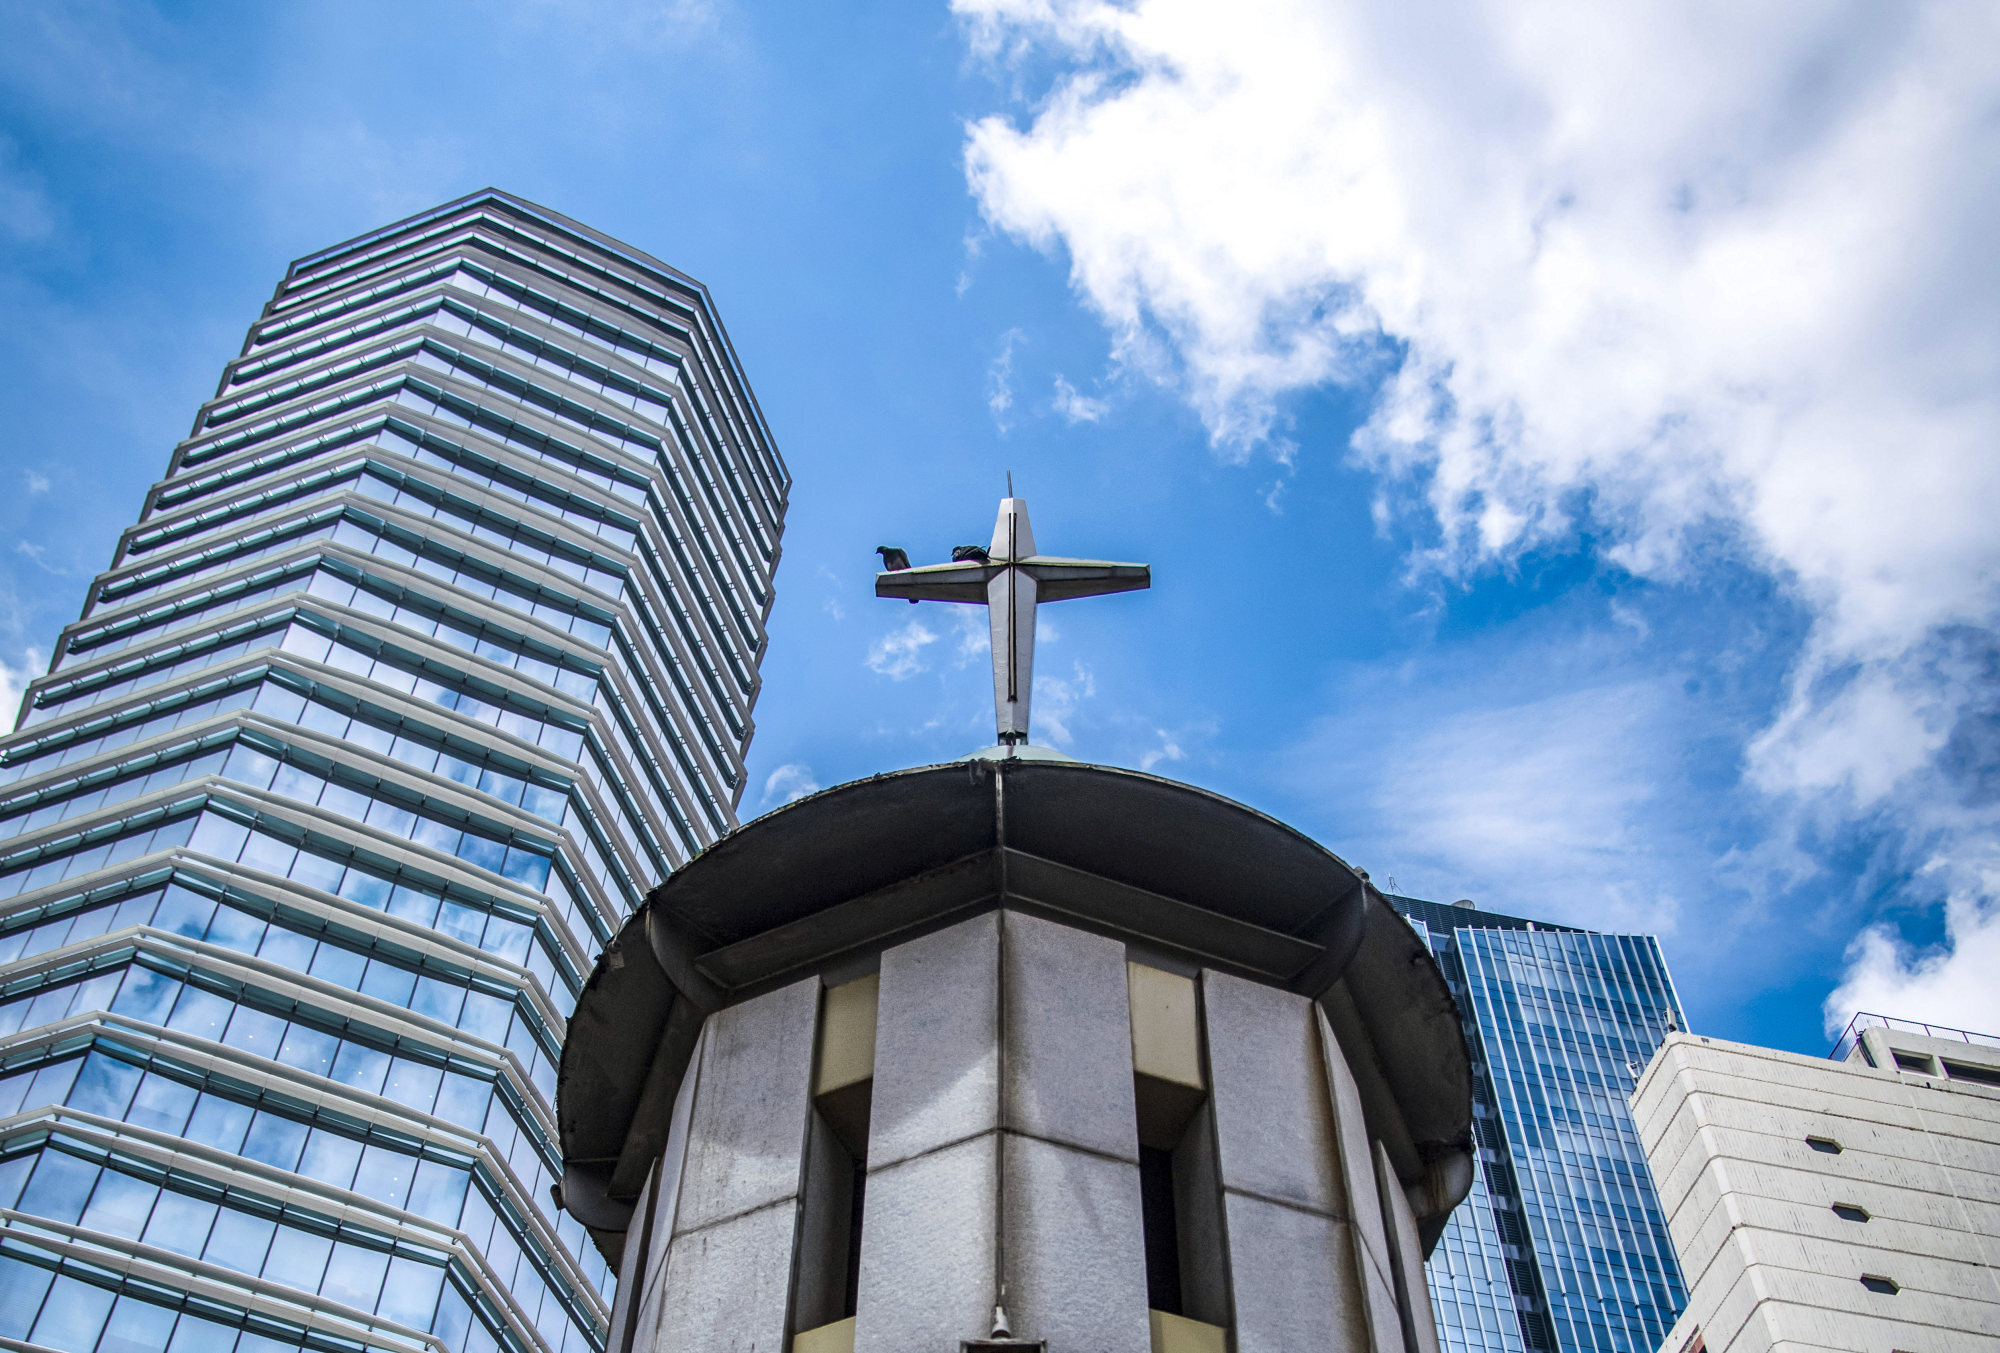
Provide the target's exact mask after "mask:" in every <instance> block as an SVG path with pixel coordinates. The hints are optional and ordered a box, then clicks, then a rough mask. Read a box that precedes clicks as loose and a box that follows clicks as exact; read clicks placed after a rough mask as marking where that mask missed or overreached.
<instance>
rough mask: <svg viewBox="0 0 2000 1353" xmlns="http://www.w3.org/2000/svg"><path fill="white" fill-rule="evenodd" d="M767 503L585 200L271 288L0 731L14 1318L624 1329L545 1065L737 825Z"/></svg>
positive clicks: (360, 1333) (735, 401)
mask: <svg viewBox="0 0 2000 1353" xmlns="http://www.w3.org/2000/svg"><path fill="white" fill-rule="evenodd" d="M788 487H789V477H788V475H787V472H786V470H785V467H784V464H783V462H782V461H781V459H780V458H779V456H778V453H777V450H776V448H775V446H774V445H773V443H772V439H771V436H770V433H769V430H768V428H767V427H766V426H765V423H764V420H763V416H762V414H761V413H760V412H759V410H758V407H757V404H756V400H755V398H754V396H753V395H752V394H751V391H750V388H749V386H748V384H747V382H746V381H745V379H744V376H743V372H742V370H741V367H740V366H739V364H738V362H737V359H736V356H735V353H734V351H733V350H732V348H731V346H730V344H729V340H728V338H727V336H726V335H725V333H724V332H723V329H722V326H721V323H720V321H719V320H718V318H717V316H716V313H715V310H714V307H713V305H712V303H711V302H710V299H709V296H708V293H707V291H706V289H704V288H703V287H702V286H701V285H700V284H699V283H697V282H694V281H693V280H692V279H690V278H688V277H686V276H684V275H682V274H680V273H678V272H676V271H674V270H673V269H671V268H668V267H666V266H665V265H663V264H661V263H659V262H658V261H657V260H654V259H652V258H650V257H648V256H647V255H645V254H642V253H640V252H638V251H637V250H634V249H632V248H629V247H627V246H625V245H623V244H620V243H618V242H616V241H614V240H611V239H608V238H606V237H605V236H603V235H600V234H598V233H597V232H595V231H592V230H590V229H588V228H586V227H584V226H581V225H579V224H577V223H576V222H573V221H570V220H568V219H566V218H564V217H561V216H559V215H556V214H554V213H551V212H548V211H546V210H544V209H542V208H539V207H536V206H534V205H533V204H531V203H527V202H524V201H521V200H520V199H517V198H513V197H510V196H507V195H505V194H501V193H497V192H490V191H489V192H485V193H481V194H478V195H475V196H473V197H470V198H466V199H463V200H461V201H458V202H454V203H451V204H448V205H447V206H444V207H441V208H438V209H437V210H435V211H432V212H429V213H426V214H424V215H422V216H419V217H415V218H412V219H411V220H408V221H404V222H401V223H399V224H397V225H394V226H391V227H388V228H386V229H384V230H381V231H378V232H376V233H374V234H371V235H368V236H365V237H363V238H361V239H358V240H354V241H351V242H349V243H346V244H343V245H339V246H337V247H335V248H332V249H329V250H327V251H325V252H323V253H319V254H314V255H312V256H310V257H307V258H304V259H301V260H299V261H298V262H297V263H295V264H294V265H293V266H292V268H291V269H290V271H289V272H288V273H287V274H286V276H285V279H284V281H283V282H282V283H281V284H280V286H279V287H278V289H277V292H276V294H275V295H274V296H273V298H272V300H271V302H270V304H269V305H268V306H267V307H266V308H265V311H264V313H263V315H262V316H261V317H260V318H259V319H258V321H257V323H256V324H255V325H254V326H253V327H252V328H251V330H250V334H249V337H248V339H247V341H246V342H245V344H244V348H243V352H242V355H241V356H239V357H238V358H237V359H236V360H235V361H233V362H231V363H230V365H229V367H228V368H227V370H226V371H225V372H224V374H223V378H222V381H221V385H220V387H219V388H218V390H217V393H216V395H215V398H214V399H212V400H210V401H209V402H208V403H207V404H206V405H204V406H203V408H202V410H201V413H200V416H199V417H198V418H197V419H196V422H195V426H194V430H193V433H192V435H191V436H190V437H189V438H188V439H187V440H186V441H184V442H183V443H182V444H181V445H180V446H179V447H178V448H176V450H175V452H174V455H173V459H172V462H171V465H170V466H169V469H168V472H167V475H166V477H165V478H164V479H162V480H161V481H160V482H159V483H158V484H156V485H155V486H154V487H153V489H152V490H151V492H150V493H149V494H148V496H147V499H146V505H145V510H144V512H143V514H142V515H141V518H140V520H139V522H138V524H137V525H135V526H134V527H133V528H131V530H129V531H127V532H126V533H125V535H124V536H123V537H122V538H121V540H120V542H119V545H118V550H117V554H116V557H115V559H114V561H113V563H112V566H111V568H110V569H109V570H108V571H106V572H105V573H104V574H102V575H100V576H99V577H98V578H97V580H96V581H95V582H94V583H93V585H92V587H91V589H90V593H89V597H88V600H87V602H86V604H85V607H84V612H83V616H82V618H81V619H80V620H79V621H78V622H77V623H76V624H74V625H72V626H70V627H69V628H68V629H66V630H65V631H64V633H63V635H62V639H61V642H60V644H59V645H58V647H57V649H56V652H55V655H54V659H53V661H52V663H51V666H50V670H49V672H48V674H47V675H46V676H44V677H42V678H40V679H38V680H37V681H36V682H35V683H34V684H33V685H32V687H31V688H30V690H29V692H28V695H27V698H26V700H25V702H24V706H23V712H22V719H21V724H20V728H19V730H18V731H17V732H16V733H15V734H14V735H13V736H11V737H10V738H7V739H6V740H5V741H4V743H0V782H3V784H4V787H0V793H4V799H0V964H4V966H0V1208H5V1209H7V1211H5V1212H4V1213H0V1217H4V1222H5V1226H4V1239H3V1240H0V1336H4V1337H6V1338H11V1339H21V1340H26V1341H29V1342H31V1343H33V1344H37V1345H41V1346H45V1347H48V1348H53V1349H59V1350H64V1351H65V1353H137V1351H138V1350H162V1349H167V1350H172V1353H221V1351H222V1350H237V1351H238V1353H251V1351H252V1350H256V1351H258V1353H263V1351H264V1350H273V1349H281V1348H288V1347H299V1346H304V1347H307V1348H314V1349H327V1350H340V1351H341V1353H359V1351H360V1350H364V1349H382V1350H398V1351H399V1353H400V1351H407V1353H417V1351H418V1350H438V1351H439V1353H442V1351H444V1350H449V1351H450V1353H458V1351H459V1350H477V1351H479V1353H488V1351H490V1350H497V1349H502V1348H505V1349H510V1350H516V1351H517V1353H535V1351H539V1350H548V1351H549V1353H591V1351H592V1350H596V1349H601V1348H602V1347H603V1341H604V1337H605V1330H606V1326H607V1321H608V1317H609V1314H610V1306H609V1296H610V1293H611V1290H612V1280H611V1276H610V1275H609V1274H608V1273H607V1271H606V1269H605V1266H604V1263H603V1261H602V1260H601V1259H600V1258H599V1255H598V1253H597V1250H596V1249H595V1247H593V1246H592V1245H590V1244H589V1243H587V1241H586V1240H585V1237H584V1234H583V1231H582V1228H581V1227H580V1226H579V1225H578V1223H576V1222H575V1221H574V1220H571V1219H570V1218H569V1217H567V1216H566V1215H565V1214H564V1213H562V1212H561V1211H560V1210H559V1209H558V1208H557V1207H556V1205H555V1203H554V1201H553V1196H552V1186H554V1185H555V1184H556V1182H557V1180H558V1178H559V1174H560V1170H561V1168H562V1166H561V1158H560V1156H559V1154H558V1150H557V1145H556V1143H557V1132H556V1127H555V1117H554V1112H553V1105H554V1101H555V1077H556V1067H557V1063H558V1060H559V1058H560V1055H561V1051H562V1045H563V1038H564V1032H565V1029H566V1027H567V1023H568V1019H569V1016H570V1014H571V1012H572V1010H573V1009H574V1007H575V1003H576V1000H577V997H578V994H579V992H580V991H581V989H582V981H583V978H584V976H585V975H586V974H587V973H588V972H589V971H590V966H591V962H592V960H593V958H594V956H595V955H596V954H597V953H598V952H599V951H600V950H601V949H602V948H603V947H604V945H605V944H606V942H607V941H608V940H609V939H610V938H611V937H612V936H613V935H615V934H616V933H617V931H618V929H619V926H620V924H621V923H622V922H623V920H624V918H625V916H626V915H627V914H628V913H629V912H630V911H631V910H632V908H633V907H634V906H636V905H637V904H638V902H639V901H640V899H641V897H642V895H643V892H644V889H645V888H646V887H648V886H650V885H651V884H652V883H654V882H656V881H657V880H658V879H660V878H661V877H663V876H665V875H667V874H669V873H670V872H671V871H673V870H674V869H675V868H676V867H678V866H679V865H680V864H681V863H682V862H683V861H684V860H686V859H687V858H688V857H689V856H690V855H691V854H693V853H694V852H695V851H697V850H699V849H700V848H702V847H703V846H704V845H706V844H707V843H709V842H711V841H713V840H714V839H716V838H717V837H718V836H719V835H721V834H722V833H724V832H725V831H727V830H728V829H729V828H731V827H732V826H734V825H735V807H736V804H737V801H738V799H739V797H740V795H741V792H742V787H743V761H744V755H745V750H746V748H747V746H748V743H749V740H750V737H751V731H752V723H751V710H752V707H753V705H754V703H755V700H756V697H757V693H758V663H759V660H760V658H761V656H762V654H763V652H764V648H765V620H766V617H767V615H768V613H769V610H770V605H771V598H772V576H773V572H774V570H775V569H776V566H777V563H778V555H779V533H780V531H781V528H782V525H783V520H784V513H785V504H786V496H787V492H788Z"/></svg>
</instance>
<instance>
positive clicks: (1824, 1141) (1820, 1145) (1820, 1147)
mask: <svg viewBox="0 0 2000 1353" xmlns="http://www.w3.org/2000/svg"><path fill="white" fill-rule="evenodd" d="M1806 1145H1807V1146H1810V1147H1811V1148H1812V1149H1813V1150H1815V1151H1824V1152H1825V1153H1826V1154H1827V1155H1829V1156H1837V1155H1839V1154H1840V1143H1839V1142H1837V1141H1835V1140H1834V1139H1833V1138H1831V1137H1808V1138H1806Z"/></svg>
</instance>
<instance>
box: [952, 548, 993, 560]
mask: <svg viewBox="0 0 2000 1353" xmlns="http://www.w3.org/2000/svg"><path fill="white" fill-rule="evenodd" d="M968 560H974V561H977V562H979V563H982V564H983V563H985V562H986V560H987V554H986V547H985V546H984V545H954V546H952V547H951V562H952V563H954V564H963V563H966V562H967V561H968Z"/></svg>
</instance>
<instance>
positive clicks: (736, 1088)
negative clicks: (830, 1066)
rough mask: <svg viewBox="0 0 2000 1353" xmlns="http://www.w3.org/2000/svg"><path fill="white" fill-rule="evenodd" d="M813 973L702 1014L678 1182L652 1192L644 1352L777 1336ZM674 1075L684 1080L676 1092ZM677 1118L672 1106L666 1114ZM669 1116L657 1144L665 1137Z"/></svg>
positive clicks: (792, 1232) (707, 1351)
mask: <svg viewBox="0 0 2000 1353" xmlns="http://www.w3.org/2000/svg"><path fill="white" fill-rule="evenodd" d="M819 985H820V984H819V979H818V978H816V977H815V978H809V979H807V980H806V981H803V982H796V983H794V984H793V985H791V986H789V987H785V988H783V989H782V990H779V991H774V992H770V993H769V994H767V995H764V996H759V997H757V998H755V999H754V1000H750V1001H745V1002H744V1003H743V1004H741V1005H735V1006H730V1007H729V1008H727V1009H725V1010H722V1011H719V1012H717V1013H716V1014H715V1015H712V1016H711V1017H710V1018H709V1020H708V1023H707V1025H706V1026H705V1027H704V1029H703V1031H702V1041H701V1048H700V1054H699V1058H698V1060H697V1062H696V1070H695V1075H694V1076H691V1077H689V1083H692V1084H694V1085H695V1089H694V1093H693V1096H692V1104H691V1108H690V1111H689V1113H688V1117H687V1128H686V1132H685V1134H684V1138H685V1145H684V1146H683V1147H682V1148H681V1150H682V1151H683V1152H684V1154H683V1157H682V1162H681V1168H680V1169H679V1171H678V1172H677V1173H678V1181H677V1184H678V1186H677V1188H675V1189H673V1190H672V1191H671V1196H670V1191H669V1189H668V1188H667V1187H666V1186H665V1184H664V1180H665V1173H664V1171H663V1173H662V1180H663V1185H662V1187H661V1188H660V1189H659V1190H658V1192H659V1195H660V1198H659V1211H658V1213H656V1216H655V1221H654V1249H655V1250H656V1251H657V1249H658V1248H659V1247H660V1244H661V1241H662V1238H663V1236H668V1237H670V1239H667V1240H666V1262H665V1263H664V1264H662V1265H660V1266H659V1269H660V1271H661V1272H662V1275H663V1276H662V1277H661V1279H660V1282H661V1290H660V1292H659V1294H658V1296H657V1298H656V1299H655V1298H652V1297H651V1294H649V1300H648V1301H643V1302H642V1303H641V1316H642V1317H643V1316H644V1315H645V1313H646V1311H647V1310H648V1309H649V1307H656V1308H657V1310H658V1315H657V1317H656V1323H655V1324H654V1325H653V1326H651V1330H650V1338H649V1337H648V1333H649V1332H648V1329H647V1328H646V1327H645V1326H643V1325H642V1326H641V1327H640V1329H639V1330H638V1334H639V1336H640V1339H641V1340H643V1341H644V1342H640V1343H635V1348H642V1349H645V1350H646V1353H725V1351H726V1353H751V1351H752V1350H756V1353H771V1351H772V1350H780V1349H783V1348H785V1347H786V1345H787V1343H788V1336H789V1331H788V1330H787V1329H786V1328H785V1319H786V1307H787V1304H788V1302H789V1300H790V1296H791V1280H792V1263H793V1248H794V1241H795V1238H796V1234H797V1230H798V1211H799V1188H800V1179H801V1175H802V1167H803V1164H804V1150H805V1135H806V1126H807V1123H808V1121H809V1119H810V1112H811V1093H812V1059H813V1041H814V1034H815V1032H816V1029H817V1025H818V1017H819ZM685 1088H686V1087H685V1085H684V1087H683V1090H684V1092H685ZM679 1116H680V1112H679V1106H678V1105H677V1106H676V1119H677V1120H678V1119H679ZM679 1129H680V1124H679V1122H678V1121H676V1123H675V1124H674V1128H673V1130H672V1132H671V1133H670V1137H669V1145H668V1154H669V1155H672V1154H673V1153H674V1151H675V1146H676V1144H675V1143H674V1141H673V1140H672V1137H673V1136H674V1135H681V1134H680V1133H679ZM669 1218H671V1220H669Z"/></svg>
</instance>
